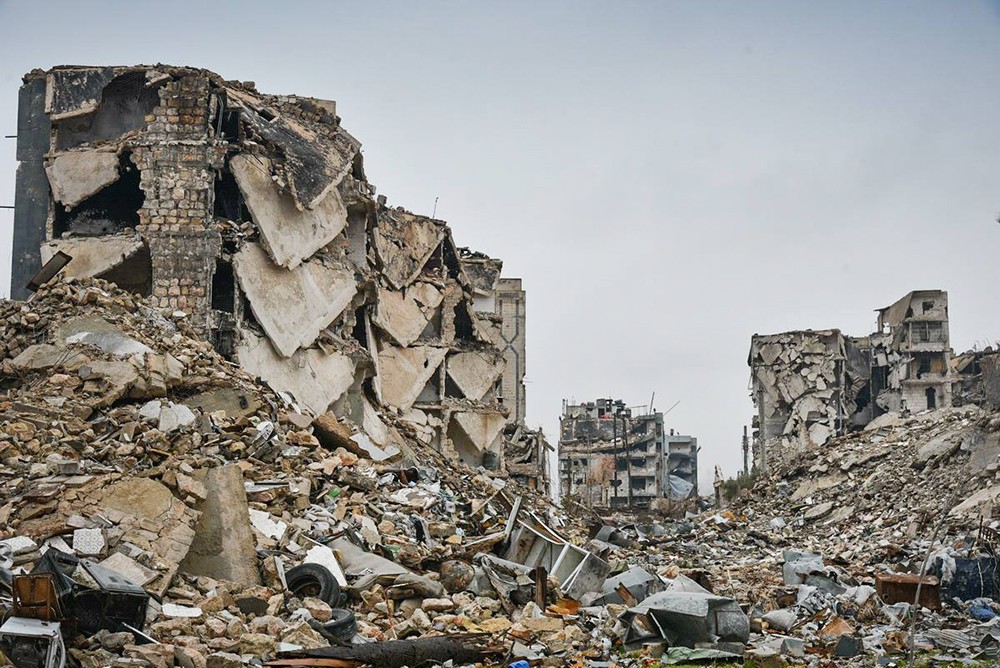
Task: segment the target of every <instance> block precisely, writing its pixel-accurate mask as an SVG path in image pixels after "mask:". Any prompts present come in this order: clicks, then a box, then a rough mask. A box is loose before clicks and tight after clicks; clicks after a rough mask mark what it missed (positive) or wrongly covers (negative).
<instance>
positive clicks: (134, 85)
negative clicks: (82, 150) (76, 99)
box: [56, 71, 166, 151]
mask: <svg viewBox="0 0 1000 668" xmlns="http://www.w3.org/2000/svg"><path fill="white" fill-rule="evenodd" d="M164 83H166V81H163V82H159V83H158V84H157V85H155V86H148V85H147V82H146V73H145V72H144V71H141V72H127V73H125V74H123V75H121V76H119V77H115V78H114V79H112V80H111V83H109V84H108V85H107V86H105V87H104V91H103V92H102V94H101V103H100V105H98V107H97V110H96V111H95V112H94V113H92V114H85V115H83V116H76V117H73V118H67V119H65V120H62V121H58V122H57V124H56V148H57V149H58V150H60V151H64V150H66V149H70V148H74V147H76V146H79V145H81V144H85V143H87V142H98V141H107V140H109V139H115V138H117V137H120V136H122V135H123V134H125V133H126V132H129V131H131V130H139V129H141V128H144V127H146V116H148V115H150V114H152V113H153V109H154V108H156V106H157V105H158V104H159V103H160V92H159V87H160V86H162V85H163V84H164Z"/></svg>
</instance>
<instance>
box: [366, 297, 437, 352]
mask: <svg viewBox="0 0 1000 668" xmlns="http://www.w3.org/2000/svg"><path fill="white" fill-rule="evenodd" d="M418 285H419V286H426V287H429V288H430V290H427V289H426V288H421V289H419V290H416V291H414V292H415V293H416V294H418V295H419V296H420V298H421V299H422V300H425V303H424V305H423V306H422V305H421V303H420V302H418V301H417V300H416V299H414V298H413V297H412V296H411V292H410V290H409V289H408V290H407V291H406V292H405V293H403V292H400V291H398V290H386V289H385V288H379V291H378V307H377V308H376V309H375V317H374V321H375V324H376V325H378V326H379V328H381V329H382V331H383V332H385V333H386V334H388V335H389V336H391V337H392V338H393V340H394V341H395V342H396V343H398V344H399V345H401V346H404V347H405V346H408V345H410V344H411V343H413V342H414V341H416V340H417V339H418V338H420V334H421V333H422V332H423V331H424V329H425V328H426V327H427V323H428V321H430V319H431V318H432V317H433V316H434V309H435V307H437V305H438V304H440V303H441V292H440V291H439V290H437V289H436V288H434V286H433V285H429V284H427V283H415V284H414V286H411V287H415V286H418ZM432 291H433V292H432ZM435 294H436V298H435ZM430 304H433V306H431V305H430Z"/></svg>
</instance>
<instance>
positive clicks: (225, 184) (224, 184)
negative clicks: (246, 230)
mask: <svg viewBox="0 0 1000 668" xmlns="http://www.w3.org/2000/svg"><path fill="white" fill-rule="evenodd" d="M214 213H215V216H216V217H217V218H225V219H226V220H232V221H234V222H238V223H240V222H242V223H249V222H250V221H252V220H253V219H252V218H251V217H250V210H249V209H247V207H246V204H245V203H244V202H243V193H241V192H240V188H239V186H238V185H236V177H234V176H233V173H232V172H231V171H229V170H228V169H223V170H222V171H221V172H220V173H219V174H217V175H216V177H215V211H214Z"/></svg>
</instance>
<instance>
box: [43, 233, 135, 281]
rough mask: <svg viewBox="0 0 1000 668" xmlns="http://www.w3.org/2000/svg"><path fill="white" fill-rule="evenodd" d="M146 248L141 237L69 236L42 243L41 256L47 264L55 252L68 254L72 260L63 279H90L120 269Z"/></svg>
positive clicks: (63, 271) (63, 272) (65, 269)
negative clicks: (116, 268) (120, 266)
mask: <svg viewBox="0 0 1000 668" xmlns="http://www.w3.org/2000/svg"><path fill="white" fill-rule="evenodd" d="M144 249H145V245H144V244H143V242H142V239H141V238H140V237H139V236H113V237H109V236H103V237H70V238H68V239H53V240H51V241H47V242H45V243H44V244H42V247H41V257H42V264H45V263H46V262H48V261H49V260H51V259H52V257H53V256H55V254H56V253H58V252H60V251H61V252H63V253H66V254H67V255H70V256H71V257H72V258H73V259H72V260H70V262H69V264H67V265H66V267H65V268H64V269H63V270H62V276H63V278H90V277H92V276H100V275H101V274H104V273H105V272H108V271H110V270H112V269H114V268H115V267H118V266H119V265H121V264H123V263H124V262H125V261H126V260H128V259H129V258H132V257H134V256H136V255H137V254H138V253H139V252H140V251H143V250H144ZM145 252H148V250H147V251H145Z"/></svg>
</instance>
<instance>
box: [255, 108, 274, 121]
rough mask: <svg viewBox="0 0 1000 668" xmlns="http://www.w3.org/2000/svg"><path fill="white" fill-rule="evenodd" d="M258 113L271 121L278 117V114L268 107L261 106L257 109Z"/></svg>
mask: <svg viewBox="0 0 1000 668" xmlns="http://www.w3.org/2000/svg"><path fill="white" fill-rule="evenodd" d="M257 113H258V114H260V117H261V118H263V119H264V120H265V121H267V122H269V123H270V122H271V121H273V120H274V119H275V118H277V117H278V116H277V114H275V113H274V112H273V111H271V110H270V109H268V108H266V107H261V108H260V109H258V110H257Z"/></svg>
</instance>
